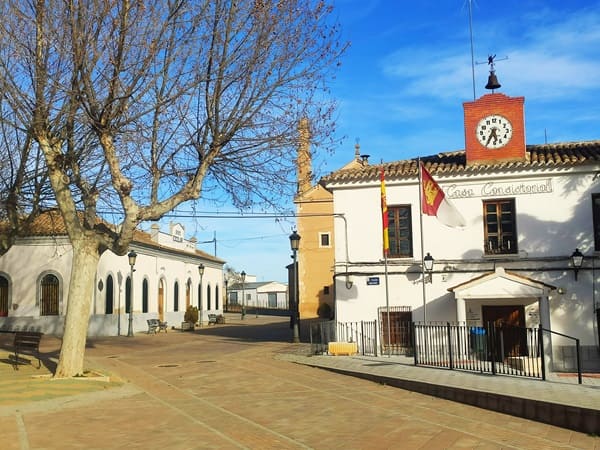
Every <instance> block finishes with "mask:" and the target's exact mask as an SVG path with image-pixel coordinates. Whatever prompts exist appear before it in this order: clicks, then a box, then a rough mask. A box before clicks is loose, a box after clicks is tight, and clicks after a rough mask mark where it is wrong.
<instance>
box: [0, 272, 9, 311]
mask: <svg viewBox="0 0 600 450" xmlns="http://www.w3.org/2000/svg"><path fill="white" fill-rule="evenodd" d="M6 316H8V278H6V277H4V276H2V275H0V317H6Z"/></svg>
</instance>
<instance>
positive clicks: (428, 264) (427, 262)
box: [423, 252, 433, 283]
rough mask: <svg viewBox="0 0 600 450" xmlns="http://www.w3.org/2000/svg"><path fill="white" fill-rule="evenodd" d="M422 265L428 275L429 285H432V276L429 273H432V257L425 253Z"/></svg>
mask: <svg viewBox="0 0 600 450" xmlns="http://www.w3.org/2000/svg"><path fill="white" fill-rule="evenodd" d="M423 264H424V265H425V270H426V271H427V273H428V274H429V283H433V275H432V273H431V272H432V271H433V256H431V255H430V254H429V252H427V255H425V258H423Z"/></svg>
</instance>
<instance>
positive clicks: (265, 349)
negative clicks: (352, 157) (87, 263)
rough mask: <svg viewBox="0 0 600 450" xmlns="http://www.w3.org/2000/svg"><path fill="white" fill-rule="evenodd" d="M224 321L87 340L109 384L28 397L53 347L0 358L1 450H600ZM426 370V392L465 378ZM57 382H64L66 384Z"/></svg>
mask: <svg viewBox="0 0 600 450" xmlns="http://www.w3.org/2000/svg"><path fill="white" fill-rule="evenodd" d="M227 322H228V323H226V324H225V325H216V326H210V327H204V328H202V329H201V330H197V331H195V332H193V333H192V332H179V331H171V330H170V331H169V333H167V334H164V333H160V334H157V335H146V334H137V335H136V336H135V337H134V338H127V337H112V338H97V339H92V340H90V341H89V343H88V344H89V345H88V347H89V348H88V349H87V352H86V367H89V368H91V369H95V370H98V371H100V372H101V373H103V374H106V375H109V376H110V379H111V381H110V382H106V381H103V382H100V381H93V380H91V379H90V380H54V381H53V380H49V379H45V378H43V377H37V378H35V379H33V380H34V381H33V382H35V383H39V385H38V386H37V387H36V389H35V390H36V391H37V394H36V396H35V397H31V396H29V395H28V393H29V391H30V389H29V388H26V389H22V388H21V390H20V393H17V392H15V389H16V390H18V386H20V385H21V383H32V376H36V375H43V374H44V373H49V372H50V371H51V370H53V363H55V361H56V359H55V358H56V349H58V347H59V344H60V342H59V341H58V340H57V339H53V338H50V337H48V336H45V337H44V340H43V346H42V350H43V352H44V354H47V355H51V357H49V358H44V364H45V365H44V367H43V368H42V369H40V370H37V369H35V368H34V367H30V366H21V368H20V370H19V371H14V370H13V369H12V367H11V366H10V365H9V364H7V363H6V358H5V357H1V356H0V376H1V377H2V378H1V380H0V389H1V390H0V429H1V430H2V448H3V449H19V450H24V449H82V448H85V449H120V448H128V449H136V448H145V449H204V448H210V449H236V448H246V449H302V448H305V449H306V448H311V449H442V448H444V449H446V448H450V449H459V448H461V449H463V448H478V449H488V448H489V449H500V448H527V449H529V448H582V449H600V438H598V437H596V436H593V435H591V434H585V433H580V432H576V431H572V430H569V429H567V428H561V427H556V426H553V425H548V424H544V423H540V422H535V421H531V420H527V419H522V418H518V417H514V416H511V415H506V414H501V413H497V412H493V411H489V410H486V409H482V408H477V407H473V406H468V405H465V404H462V403H458V402H453V401H449V400H444V399H441V398H436V397H434V396H431V395H424V394H421V393H417V392H413V391H411V390H405V389H399V388H395V387H391V386H389V385H387V384H382V383H374V382H373V381H368V380H364V379H360V378H358V377H356V376H347V375H343V374H340V373H336V372H335V371H334V370H338V371H350V370H360V371H362V372H363V373H367V375H369V376H373V377H375V376H383V375H377V373H375V374H373V373H370V374H369V373H368V372H369V371H374V370H375V371H383V370H387V372H385V373H387V374H388V375H390V374H391V375H393V376H395V377H397V378H399V379H400V378H402V377H404V376H410V377H415V376H417V377H420V378H422V379H423V378H426V375H423V374H425V370H426V369H419V368H414V367H412V368H411V367H410V366H408V365H405V364H403V363H402V361H399V360H398V361H384V360H381V359H378V360H377V361H373V360H369V359H368V358H367V359H365V358H364V357H363V358H360V357H345V356H342V357H325V356H318V357H315V356H310V357H309V356H307V354H306V351H305V350H306V344H299V345H298V344H290V343H289V342H288V340H289V338H290V337H291V331H290V329H289V321H288V320H286V319H285V318H283V319H282V318H270V317H264V316H261V317H259V318H255V317H250V316H246V319H245V320H244V321H240V320H239V318H238V316H231V317H228V320H227ZM328 364H329V367H327V365H328ZM361 367H362V368H361ZM323 368H327V369H328V370H323ZM413 369H414V370H416V371H420V372H412V371H411V370H413ZM394 370H396V371H401V372H403V373H396V374H394V373H393V371H394ZM407 371H409V372H407ZM435 373H436V376H437V377H438V380H437V383H440V385H441V384H444V383H446V384H447V383H459V384H460V383H461V380H465V379H466V378H464V377H463V376H461V375H458V376H454V375H453V376H450V374H448V376H449V379H450V381H448V380H446V379H443V378H444V376H445V375H444V373H442V371H435ZM415 374H416V375H415ZM419 374H422V375H419ZM386 376H387V375H386ZM464 376H467V377H469V376H470V377H477V376H476V375H464ZM373 379H375V380H376V378H373ZM496 379H499V378H495V380H496ZM508 380H509V381H511V380H513V379H511V378H509V379H508ZM65 381H67V382H69V383H73V384H72V385H70V387H69V389H67V390H65V388H64V387H62V386H61V385H62V384H63V383H64V382H65ZM463 382H464V381H463ZM479 383H480V387H481V388H482V389H485V388H486V387H485V386H484V385H483V384H481V382H479ZM501 383H502V382H501ZM520 383H521V382H520V381H518V380H517V381H513V384H516V388H515V389H516V390H517V391H518V390H519V389H521V390H522V389H523V386H526V388H525V389H526V390H530V389H529V387H527V386H528V385H525V384H520ZM534 383H538V384H540V385H542V386H546V388H547V390H549V391H550V392H559V393H561V392H564V391H567V390H568V389H571V388H575V389H582V390H583V391H580V392H584V393H585V395H582V397H586V398H587V400H590V396H591V402H592V404H593V403H594V402H595V404H596V405H598V404H600V402H597V400H599V399H600V397H598V396H599V395H600V391H599V390H598V387H597V386H595V385H591V386H587V385H586V386H577V385H572V384H568V383H556V382H540V381H536V382H534ZM12 386H15V388H14V389H13V388H12ZM78 386H79V389H80V391H78ZM40 392H42V394H41V396H40V394H39V393H40ZM574 392H576V391H574ZM521 394H522V395H527V393H526V392H521ZM569 397H570V401H571V402H575V403H577V402H578V401H576V400H573V399H572V397H573V395H570V396H569ZM15 398H16V400H15ZM587 400H586V401H587ZM582 401H583V400H582Z"/></svg>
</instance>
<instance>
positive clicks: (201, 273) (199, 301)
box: [198, 264, 204, 328]
mask: <svg viewBox="0 0 600 450" xmlns="http://www.w3.org/2000/svg"><path fill="white" fill-rule="evenodd" d="M198 275H200V288H199V289H198V317H199V319H198V322H199V323H200V327H201V328H202V276H203V275H204V264H200V265H199V266H198Z"/></svg>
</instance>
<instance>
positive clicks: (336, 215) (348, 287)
mask: <svg viewBox="0 0 600 450" xmlns="http://www.w3.org/2000/svg"><path fill="white" fill-rule="evenodd" d="M333 217H334V218H335V217H337V218H340V219H342V220H343V221H344V249H345V251H346V260H345V261H344V266H345V273H346V274H345V277H346V289H352V285H353V284H354V283H352V281H351V280H350V275H349V274H348V261H349V259H350V258H349V256H348V221H347V220H346V217H345V216H344V215H343V214H334V215H333Z"/></svg>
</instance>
